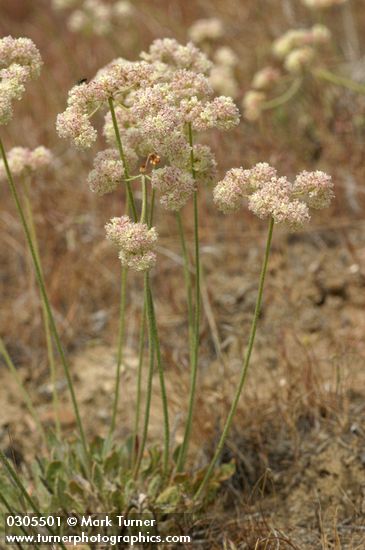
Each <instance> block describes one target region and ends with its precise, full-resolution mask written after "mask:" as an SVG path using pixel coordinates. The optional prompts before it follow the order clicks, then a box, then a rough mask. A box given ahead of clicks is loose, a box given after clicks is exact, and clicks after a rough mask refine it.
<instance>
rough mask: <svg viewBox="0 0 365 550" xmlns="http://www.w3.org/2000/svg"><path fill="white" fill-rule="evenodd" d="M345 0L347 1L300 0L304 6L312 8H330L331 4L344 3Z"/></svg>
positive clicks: (338, 4)
mask: <svg viewBox="0 0 365 550" xmlns="http://www.w3.org/2000/svg"><path fill="white" fill-rule="evenodd" d="M346 2H348V0H302V3H303V4H304V5H305V6H307V7H308V8H313V9H323V8H332V7H333V6H340V5H341V4H346Z"/></svg>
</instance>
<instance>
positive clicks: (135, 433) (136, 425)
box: [132, 175, 148, 465]
mask: <svg viewBox="0 0 365 550" xmlns="http://www.w3.org/2000/svg"><path fill="white" fill-rule="evenodd" d="M141 182H142V209H141V223H146V222H147V218H148V190H147V181H146V177H145V176H143V175H142V176H141ZM145 328H146V302H145V301H144V303H143V310H142V319H141V327H140V332H139V345H138V369H137V391H136V410H135V417H134V426H133V436H132V465H134V464H135V458H136V457H135V454H136V449H137V443H138V441H137V438H138V430H139V420H140V416H141V397H142V370H143V359H144V344H145V342H144V340H145Z"/></svg>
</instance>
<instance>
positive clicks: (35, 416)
mask: <svg viewBox="0 0 365 550" xmlns="http://www.w3.org/2000/svg"><path fill="white" fill-rule="evenodd" d="M0 354H1V355H2V356H3V358H4V361H5V363H6V365H7V367H8V369H9V370H10V372H11V374H12V376H13V377H14V380H15V382H16V384H17V386H18V388H19V392H20V393H21V395H22V398H23V401H24V403H25V404H26V406H27V408H28V410H29V412H30V414H31V416H32V418H33V420H34V422H35V423H36V425H37V428H38V430H39V432H40V434H41V436H42V438H43V440H44V442H45V444H46V445H48V444H47V437H46V432H45V431H44V428H43V426H42V423H41V420H40V418H39V415H38V413H37V411H36V409H35V408H34V407H33V403H32V400H31V398H30V396H29V393H28V392H27V390H26V389H25V387H24V385H23V383H22V381H21V379H20V376H19V374H18V371H17V369H16V367H15V365H14V363H13V361H12V360H11V357H10V355H9V353H8V351H7V349H6V347H5V344H4V342H3V340H2V338H0Z"/></svg>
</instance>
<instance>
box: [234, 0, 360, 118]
mask: <svg viewBox="0 0 365 550" xmlns="http://www.w3.org/2000/svg"><path fill="white" fill-rule="evenodd" d="M302 2H303V4H304V5H305V6H306V7H308V8H311V9H312V11H314V12H315V11H316V10H322V9H324V8H330V7H332V6H335V5H340V4H346V3H347V0H344V1H343V0H318V1H316V0H302ZM332 53H333V37H332V33H331V31H330V29H329V28H328V27H327V26H326V25H324V24H323V23H316V24H315V25H313V26H312V27H309V28H297V29H289V30H288V31H286V32H285V33H284V34H283V35H281V36H279V37H278V38H276V39H275V40H274V41H273V43H272V45H271V57H272V60H271V62H270V64H268V65H267V66H265V67H263V68H261V69H259V70H258V71H257V72H256V73H255V74H254V76H253V78H252V81H251V86H250V88H249V90H247V92H246V93H245V94H244V96H243V99H242V108H243V112H244V116H245V118H246V119H247V120H249V121H257V120H258V119H259V118H260V117H261V116H262V115H263V114H264V113H265V112H266V111H269V110H273V109H276V108H278V107H281V106H282V105H285V104H286V103H288V102H289V101H291V100H292V99H293V98H294V97H295V96H296V95H297V94H298V93H299V92H300V91H301V90H303V88H304V85H305V84H306V82H307V81H310V80H317V81H318V80H319V81H326V82H329V83H331V84H334V85H335V86H339V87H344V88H347V89H349V90H352V91H353V92H355V93H358V94H364V93H365V87H364V85H363V84H362V83H359V82H356V81H354V80H352V79H351V78H347V77H345V76H342V75H339V74H337V72H336V70H335V69H334V68H333V65H334V61H335V59H336V58H334V56H333V55H331V54H332Z"/></svg>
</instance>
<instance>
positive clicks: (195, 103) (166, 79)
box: [57, 39, 239, 270]
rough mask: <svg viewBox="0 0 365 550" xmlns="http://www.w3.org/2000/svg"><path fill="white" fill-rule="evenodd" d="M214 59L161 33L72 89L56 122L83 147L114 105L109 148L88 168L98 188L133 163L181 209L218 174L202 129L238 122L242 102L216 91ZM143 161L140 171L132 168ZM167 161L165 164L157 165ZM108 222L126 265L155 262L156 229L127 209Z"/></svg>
mask: <svg viewBox="0 0 365 550" xmlns="http://www.w3.org/2000/svg"><path fill="white" fill-rule="evenodd" d="M211 67H212V64H211V62H210V61H209V60H208V58H207V56H206V55H205V54H204V53H203V52H202V51H201V50H200V49H198V48H197V47H196V46H195V45H194V44H193V43H188V44H186V45H181V44H179V43H178V42H176V40H173V39H164V40H155V41H154V42H153V43H152V44H151V46H150V48H149V49H148V51H146V52H142V53H141V56H140V60H139V61H136V62H130V61H126V60H124V59H116V60H114V61H113V62H112V63H110V64H109V65H107V66H106V67H104V68H103V69H101V70H100V71H98V73H97V74H96V76H95V77H94V78H93V79H92V80H91V81H90V82H85V83H82V84H80V85H78V86H75V87H74V88H72V89H71V90H70V92H69V97H68V106H67V109H66V111H65V112H64V113H62V114H60V115H59V116H58V118H57V129H58V133H59V135H60V136H61V137H65V138H71V140H72V141H73V142H74V143H75V145H76V146H77V147H83V148H86V147H89V146H90V145H91V144H92V143H93V142H94V141H95V140H96V137H97V131H96V129H95V128H94V127H93V126H92V124H91V121H90V118H91V116H92V115H93V114H94V113H95V112H96V111H97V110H99V109H101V108H104V107H108V112H107V113H106V115H105V123H104V128H103V133H104V136H105V138H106V141H107V142H108V145H109V148H108V149H106V150H105V151H102V152H100V153H99V154H98V155H97V156H96V158H95V162H94V167H93V170H92V171H91V172H90V174H89V177H88V183H89V186H90V188H91V190H92V191H93V192H95V193H97V194H99V195H103V194H105V193H109V192H111V191H114V190H115V189H116V188H117V187H118V186H119V184H120V183H121V182H122V181H123V179H124V178H125V175H126V171H127V170H126V168H128V175H129V176H130V175H132V177H133V178H134V179H135V178H137V177H138V175H142V174H145V177H147V179H148V181H151V186H152V188H153V189H155V190H156V191H157V192H158V195H159V198H160V202H161V205H162V207H163V208H165V209H166V210H170V211H173V212H176V211H178V210H180V209H181V208H182V207H183V206H184V205H185V203H186V202H187V201H188V199H189V198H190V197H191V196H192V194H193V193H194V192H196V191H197V185H198V184H200V183H202V182H209V181H211V180H212V179H213V177H214V175H215V173H216V160H215V157H214V155H213V153H212V151H211V149H210V148H209V147H208V146H206V145H202V144H200V143H195V134H196V133H197V132H201V131H205V130H209V129H211V128H216V129H218V130H230V129H231V128H233V127H234V126H236V125H237V124H238V123H239V110H238V108H237V107H236V105H235V104H234V102H233V100H232V98H230V97H226V96H219V97H214V92H213V89H212V86H211V84H210V82H209V72H210V70H211ZM119 136H120V138H121V142H122V147H121V143H120V142H119ZM138 162H139V174H138V175H137V176H136V175H133V171H134V169H135V168H136V167H137V166H138ZM160 163H161V168H159V167H157V165H158V164H160ZM151 167H152V168H153V169H152V172H151V173H150V174H148V171H149V170H150V168H151ZM106 227H107V236H108V239H110V240H112V241H113V242H115V243H116V244H118V247H119V249H120V259H121V261H122V263H123V264H124V265H127V266H129V267H133V268H134V269H137V270H145V269H149V268H150V267H152V265H153V264H154V262H155V259H156V257H155V254H154V251H153V244H154V242H155V240H156V234H155V231H154V230H149V229H148V228H147V227H146V226H145V225H144V224H137V223H132V222H131V221H130V220H129V219H128V218H125V217H124V218H118V219H113V220H112V221H111V222H110V223H109V224H108V225H107V226H106Z"/></svg>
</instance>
